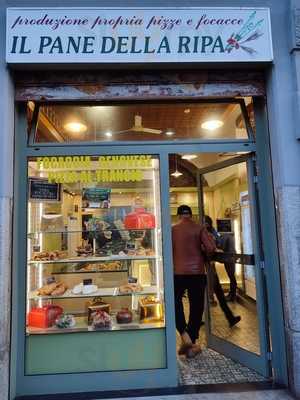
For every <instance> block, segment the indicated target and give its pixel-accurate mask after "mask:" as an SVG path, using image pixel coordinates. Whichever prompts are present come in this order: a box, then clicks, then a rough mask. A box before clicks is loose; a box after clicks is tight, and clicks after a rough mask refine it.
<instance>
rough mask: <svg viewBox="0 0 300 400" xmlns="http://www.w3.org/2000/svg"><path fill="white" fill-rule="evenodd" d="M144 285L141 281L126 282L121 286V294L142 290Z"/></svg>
mask: <svg viewBox="0 0 300 400" xmlns="http://www.w3.org/2000/svg"><path fill="white" fill-rule="evenodd" d="M142 290H143V287H142V286H141V285H140V284H139V283H126V284H125V285H122V286H120V287H119V293H120V294H128V293H136V292H142Z"/></svg>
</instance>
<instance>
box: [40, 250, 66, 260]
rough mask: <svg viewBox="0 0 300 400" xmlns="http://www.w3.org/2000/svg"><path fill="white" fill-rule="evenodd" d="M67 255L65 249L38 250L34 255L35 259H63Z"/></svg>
mask: <svg viewBox="0 0 300 400" xmlns="http://www.w3.org/2000/svg"><path fill="white" fill-rule="evenodd" d="M66 256H67V254H66V252H65V251H60V250H55V251H37V252H34V253H33V255H32V260H33V261H55V260H61V259H63V258H65V257H66Z"/></svg>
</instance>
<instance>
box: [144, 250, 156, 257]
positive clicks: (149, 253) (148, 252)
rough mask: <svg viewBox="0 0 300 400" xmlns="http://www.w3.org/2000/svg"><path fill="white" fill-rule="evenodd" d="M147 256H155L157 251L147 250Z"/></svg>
mask: <svg viewBox="0 0 300 400" xmlns="http://www.w3.org/2000/svg"><path fill="white" fill-rule="evenodd" d="M145 250H146V256H155V251H154V250H153V249H145Z"/></svg>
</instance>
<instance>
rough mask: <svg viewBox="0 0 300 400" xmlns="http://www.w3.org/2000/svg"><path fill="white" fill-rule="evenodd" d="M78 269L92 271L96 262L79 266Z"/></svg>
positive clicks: (95, 267)
mask: <svg viewBox="0 0 300 400" xmlns="http://www.w3.org/2000/svg"><path fill="white" fill-rule="evenodd" d="M78 271H80V272H89V271H90V272H93V271H97V265H96V264H87V265H84V266H83V267H81V268H80V269H79V270H78Z"/></svg>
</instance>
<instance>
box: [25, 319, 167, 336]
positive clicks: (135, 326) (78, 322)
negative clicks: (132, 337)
mask: <svg viewBox="0 0 300 400" xmlns="http://www.w3.org/2000/svg"><path fill="white" fill-rule="evenodd" d="M74 318H75V325H74V326H72V327H68V328H58V327H57V326H55V325H54V326H51V327H49V328H36V327H32V326H27V328H26V333H27V335H48V334H59V333H76V332H77V333H79V332H99V331H121V330H140V329H158V328H164V327H165V323H164V322H163V321H161V322H152V323H147V324H145V323H140V322H139V320H138V318H137V319H136V320H133V321H132V322H130V323H126V324H118V323H117V321H115V320H114V319H113V321H112V323H111V325H110V326H109V327H103V328H99V329H94V328H93V327H91V326H89V325H88V323H87V321H86V318H85V317H74Z"/></svg>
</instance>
